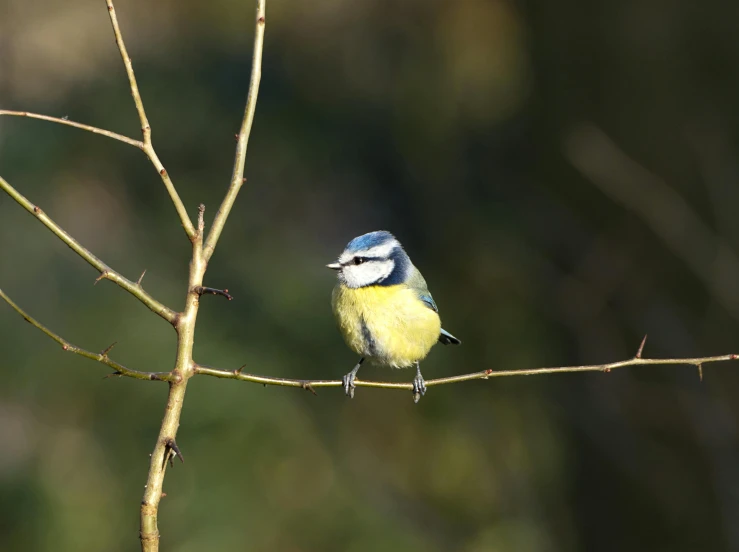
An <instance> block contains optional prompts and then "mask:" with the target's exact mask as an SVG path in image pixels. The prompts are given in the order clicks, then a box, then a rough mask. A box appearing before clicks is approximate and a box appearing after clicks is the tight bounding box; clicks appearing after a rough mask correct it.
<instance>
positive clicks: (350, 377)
mask: <svg viewBox="0 0 739 552" xmlns="http://www.w3.org/2000/svg"><path fill="white" fill-rule="evenodd" d="M363 362H364V357H362V358H360V359H359V362H357V365H356V366H355V367H354V368H353V369H352V371H351V372H349V373H348V374H347V375H345V376H344V377H343V378H341V381H342V382H343V383H344V393H346V394H347V395H348V396H349V398H350V399H353V398H354V388H355V385H354V380H355V379H357V372H359V367H360V366H361V365H362V363H363Z"/></svg>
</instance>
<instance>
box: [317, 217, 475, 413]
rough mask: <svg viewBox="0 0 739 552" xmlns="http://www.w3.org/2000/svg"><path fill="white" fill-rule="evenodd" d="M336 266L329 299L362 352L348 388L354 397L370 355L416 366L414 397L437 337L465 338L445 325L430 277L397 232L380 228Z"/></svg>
mask: <svg viewBox="0 0 739 552" xmlns="http://www.w3.org/2000/svg"><path fill="white" fill-rule="evenodd" d="M326 266H327V267H328V268H331V269H333V270H336V271H337V275H338V280H339V281H338V283H337V284H336V287H335V288H334V291H333V295H332V298H331V299H332V300H331V304H332V307H333V311H334V315H335V316H336V319H337V321H338V323H339V329H340V330H341V334H342V335H343V337H344V341H346V344H347V345H348V346H349V348H350V349H351V350H352V351H354V352H355V353H357V354H358V355H359V356H360V359H359V362H358V363H357V365H356V366H355V367H354V369H353V370H352V371H351V372H349V373H348V374H347V375H346V376H344V378H343V383H344V391H345V392H346V394H347V395H349V396H350V397H354V388H355V385H354V380H355V379H356V376H357V372H358V371H359V368H360V366H361V365H362V362H364V360H365V359H369V360H370V361H373V362H375V363H377V364H384V365H387V366H391V367H393V368H405V367H410V366H415V367H416V377H415V379H414V380H413V397H414V400H415V401H416V402H418V400H419V399H420V397H421V395H423V394H425V393H426V384H425V383H424V381H423V376H422V375H421V367H420V361H421V360H423V359H424V358H426V355H427V354H428V353H429V351H430V350H431V347H433V346H434V344H435V343H436V342H437V341H441V342H442V343H443V344H444V345H459V344H460V343H461V342H460V341H459V339H457V338H456V337H454V336H453V335H452V334H450V333H449V332H447V331H445V330H443V329H442V328H441V319H440V318H439V309H438V308H437V306H436V303H435V302H434V299H433V298H432V297H431V293H429V290H428V288H427V287H426V280H424V279H423V276H421V273H420V272H419V271H418V269H417V268H416V267H415V266H413V263H412V262H411V260H410V258H409V257H408V255H407V254H406V252H405V251H404V250H403V247H402V246H401V245H400V242H398V240H397V239H395V236H393V235H392V234H391V233H390V232H386V231H384V230H383V231H378V232H370V233H369V234H364V235H362V236H359V237H357V238H354V239H353V240H352V241H350V242H349V244H348V245H347V246H346V248H345V249H344V252H343V253H342V254H341V255H340V256H339V259H338V261H336V262H335V263H331V264H329V265H326Z"/></svg>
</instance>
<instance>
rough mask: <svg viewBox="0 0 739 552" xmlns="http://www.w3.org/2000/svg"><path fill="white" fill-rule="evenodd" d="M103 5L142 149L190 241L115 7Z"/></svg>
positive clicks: (191, 231) (190, 227)
mask: <svg viewBox="0 0 739 552" xmlns="http://www.w3.org/2000/svg"><path fill="white" fill-rule="evenodd" d="M105 4H106V5H107V6H108V14H109V15H110V22H111V24H112V25H113V33H114V34H115V43H116V44H117V45H118V51H119V52H120V53H121V59H122V60H123V65H124V66H125V68H126V75H128V83H129V85H130V87H131V96H133V103H134V104H135V105H136V111H137V112H138V114H139V122H140V123H141V132H142V134H143V136H144V142H143V148H142V149H143V150H144V153H145V154H146V156H147V157H148V158H149V160H150V161H151V162H152V164H153V165H154V167H155V168H156V170H157V172H158V173H159V176H160V177H161V178H162V182H163V183H164V187H165V188H167V192H168V193H169V197H170V198H171V199H172V203H173V204H174V208H175V210H176V211H177V214H178V215H179V217H180V220H181V221H182V227H183V228H184V229H185V233H186V234H187V237H188V238H190V240H192V239H193V236H195V227H194V226H193V225H192V220H190V216H189V215H188V214H187V209H186V208H185V205H184V204H183V203H182V200H181V199H180V196H179V194H178V193H177V190H176V189H175V187H174V184H173V183H172V180H171V179H170V178H169V174H168V173H167V171H166V170H165V168H164V165H162V162H161V161H160V160H159V157H158V156H157V154H156V152H155V151H154V146H153V145H152V143H151V126H150V125H149V120H148V119H147V117H146V111H144V102H143V101H142V100H141V94H140V93H139V87H138V85H137V84H136V76H135V75H134V73H133V64H132V63H131V58H130V57H129V55H128V51H127V50H126V45H125V44H124V42H123V35H122V34H121V28H120V26H119V25H118V17H117V16H116V13H115V6H113V1H112V0H105Z"/></svg>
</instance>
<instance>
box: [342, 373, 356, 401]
mask: <svg viewBox="0 0 739 552" xmlns="http://www.w3.org/2000/svg"><path fill="white" fill-rule="evenodd" d="M355 378H356V376H355V375H354V372H349V373H348V374H347V375H345V376H344V377H343V378H341V381H342V382H343V383H344V393H346V394H347V396H348V397H349V398H350V399H353V398H354V389H356V385H354V379H355Z"/></svg>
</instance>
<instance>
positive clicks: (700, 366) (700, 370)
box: [698, 364, 703, 382]
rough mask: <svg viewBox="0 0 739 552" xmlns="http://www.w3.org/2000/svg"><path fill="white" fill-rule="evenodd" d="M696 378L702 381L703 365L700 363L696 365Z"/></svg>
mask: <svg viewBox="0 0 739 552" xmlns="http://www.w3.org/2000/svg"><path fill="white" fill-rule="evenodd" d="M698 379H700V381H701V382H702V381H703V365H702V364H699V365H698Z"/></svg>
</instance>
